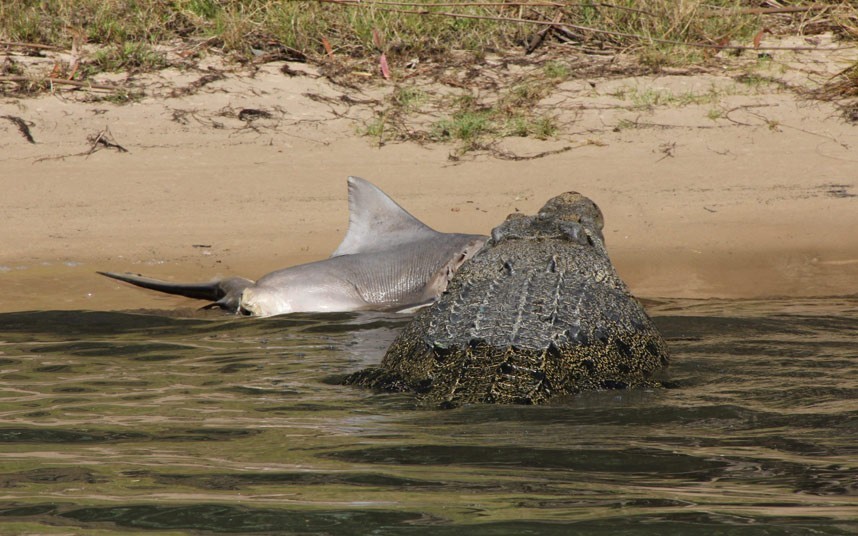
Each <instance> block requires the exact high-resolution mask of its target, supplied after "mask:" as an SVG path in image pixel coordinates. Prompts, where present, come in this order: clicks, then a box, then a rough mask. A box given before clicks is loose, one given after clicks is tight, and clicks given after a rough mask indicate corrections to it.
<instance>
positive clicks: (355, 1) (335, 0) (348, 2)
mask: <svg viewBox="0 0 858 536" xmlns="http://www.w3.org/2000/svg"><path fill="white" fill-rule="evenodd" d="M316 1H317V2H320V3H330V4H339V5H343V6H350V7H359V8H376V9H384V10H386V11H389V12H392V13H405V14H411V15H432V16H440V17H451V18H454V19H474V20H491V21H497V22H511V23H516V24H536V25H539V26H552V27H560V28H573V29H576V30H582V31H586V32H592V33H596V34H602V35H612V36H614V37H627V38H631V39H637V40H640V41H650V42H653V43H663V44H667V45H681V46H689V47H695V48H705V49H712V50H723V49H730V50H786V51H821V52H832V51H837V50H845V49H847V48H848V47H834V48H821V47H779V46H744V45H729V44H720V43H700V42H686V41H677V40H674V39H661V38H657V37H644V36H641V35H637V34H633V33H628V32H618V31H613V30H602V29H599V28H593V27H591V26H582V25H579V24H571V23H568V22H553V21H543V20H533V19H524V18H521V17H498V16H492V15H472V14H467V13H453V12H451V11H429V10H427V9H393V8H387V7H385V4H387V5H403V6H411V7H416V6H421V7H422V6H424V5H426V4H413V3H407V2H386V3H385V4H382V2H368V1H361V0H316ZM432 5H437V6H438V7H447V6H453V7H455V6H459V5H465V4H432ZM467 5H476V4H467ZM503 5H536V4H529V3H526V4H522V3H519V4H503ZM553 6H555V4H546V7H553Z"/></svg>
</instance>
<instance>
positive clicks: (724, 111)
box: [0, 54, 858, 311]
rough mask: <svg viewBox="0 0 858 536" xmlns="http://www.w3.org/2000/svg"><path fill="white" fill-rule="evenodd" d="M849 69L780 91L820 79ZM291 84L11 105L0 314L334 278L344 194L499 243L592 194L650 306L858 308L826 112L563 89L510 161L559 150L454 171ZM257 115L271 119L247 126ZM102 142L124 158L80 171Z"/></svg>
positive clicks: (1, 108)
mask: <svg viewBox="0 0 858 536" xmlns="http://www.w3.org/2000/svg"><path fill="white" fill-rule="evenodd" d="M794 56H795V55H794ZM847 56H848V55H844V56H843V57H839V58H834V59H830V61H827V62H820V61H817V60H818V59H815V60H814V61H812V62H811V61H810V60H809V59H808V58H807V57H804V60H802V61H804V65H806V66H807V68H806V69H805V72H798V71H792V70H785V71H783V70H782V71H783V72H781V71H776V72H778V73H781V74H779V75H778V76H780V77H782V78H784V79H790V80H792V81H794V80H796V79H799V78H801V77H804V78H801V79H803V80H806V81H807V80H812V79H814V80H818V79H819V78H820V76H821V75H822V74H823V73H833V72H836V71H837V70H838V69H841V68H842V66H843V61H844V58H846V57H847ZM796 57H798V59H802V57H800V56H795V57H792V56H791V58H792V60H790V61H793V62H795V61H798V60H796ZM852 57H854V54H853V55H852ZM811 59H812V58H811ZM281 66H282V64H280V63H272V64H268V65H265V66H263V67H262V68H261V69H260V70H259V71H258V72H256V73H255V74H254V75H253V76H249V75H247V74H246V73H241V72H236V73H232V74H230V75H229V76H227V77H226V78H224V79H223V80H219V81H217V82H214V83H211V84H208V85H206V86H205V87H204V88H202V89H200V90H199V91H197V92H195V93H192V94H189V95H185V96H180V97H170V96H169V91H168V90H169V88H175V87H182V86H183V85H186V84H188V83H190V82H192V81H193V80H194V79H195V77H198V76H199V75H194V74H193V73H187V72H170V71H167V72H164V73H161V74H159V75H157V76H152V77H150V78H149V79H146V80H143V81H142V82H138V83H141V84H144V85H145V87H147V96H146V97H145V98H143V99H142V100H141V101H140V102H137V103H134V104H128V105H121V106H120V105H114V104H111V103H109V102H87V101H86V99H83V98H81V97H80V95H78V94H71V93H64V94H63V93H57V94H54V95H45V96H41V97H37V98H11V97H5V98H3V99H2V100H0V115H13V116H17V117H21V118H22V119H24V120H25V121H27V122H29V123H30V125H31V132H32V135H33V137H34V139H35V141H36V143H35V144H31V143H28V142H27V141H26V140H25V139H24V138H23V137H22V136H20V134H19V133H18V130H17V127H16V126H15V125H14V124H12V123H11V122H10V121H3V120H0V191H1V192H2V195H0V215H2V219H3V231H2V234H0V311H22V310H39V309H90V310H109V309H138V308H160V309H171V308H177V307H193V306H196V305H198V302H194V301H192V300H187V299H184V298H176V297H164V296H159V295H157V294H155V293H152V292H148V291H144V290H140V289H136V288H133V287H130V286H128V285H125V284H121V283H118V282H115V281H111V280H108V279H106V278H103V277H100V276H98V275H96V274H95V271H96V270H112V271H120V272H124V271H129V272H137V273H143V274H145V275H148V276H152V277H158V278H163V279H168V280H171V281H206V280H209V279H211V278H214V277H216V276H223V275H232V274H235V275H243V276H246V277H250V278H255V277H258V276H261V275H263V274H265V273H267V272H269V271H272V270H275V269H279V268H282V267H285V266H289V265H292V264H297V263H301V262H308V261H311V260H317V259H321V258H324V257H326V256H327V255H329V254H330V252H331V251H333V249H334V248H335V247H336V245H337V244H338V242H339V240H340V239H341V238H342V236H343V234H344V233H345V229H346V227H347V222H348V213H347V203H346V193H347V192H346V182H345V178H346V177H347V176H348V175H357V176H361V177H364V178H366V179H368V180H370V181H372V182H374V183H375V184H376V185H378V186H379V187H380V188H382V189H383V190H384V191H385V192H387V193H388V194H389V195H390V196H391V197H393V198H394V199H395V200H396V201H397V202H399V203H400V204H401V205H402V206H403V207H405V208H406V209H407V210H409V211H410V212H411V213H412V214H414V215H415V216H416V217H417V218H419V219H421V220H422V221H424V222H425V223H427V224H428V225H430V226H432V227H434V228H435V229H438V230H440V231H447V232H469V233H488V232H489V231H490V230H491V228H492V227H493V226H495V225H497V224H498V223H500V222H501V221H502V220H503V219H504V217H505V216H506V215H507V214H509V213H511V212H515V211H521V212H525V213H533V212H534V211H536V210H537V209H538V208H539V207H540V206H541V205H542V204H543V203H544V202H545V201H546V200H547V199H549V198H550V197H552V196H554V195H557V194H558V193H561V192H563V191H568V190H575V191H579V192H581V193H583V194H585V195H587V196H589V197H590V198H592V199H593V200H594V201H596V203H597V204H598V205H599V206H600V207H601V208H602V210H603V212H604V213H605V218H606V228H605V237H606V240H607V245H608V249H609V251H610V253H611V256H612V259H613V260H614V263H615V265H616V266H617V268H618V270H619V271H620V274H621V275H622V277H623V278H624V279H625V280H626V282H627V283H628V284H629V286H630V287H631V288H632V290H633V292H634V293H635V294H636V295H638V296H641V297H646V298H658V297H689V298H710V297H717V298H750V297H754V298H759V297H772V296H826V295H844V294H855V293H858V151H856V148H858V127H856V126H853V125H850V124H848V123H846V122H844V121H843V120H842V118H841V117H840V115H839V113H838V111H837V110H836V109H835V107H834V106H832V105H830V104H827V103H821V102H815V101H808V100H804V99H802V98H800V97H798V96H797V95H796V94H795V92H793V91H788V90H784V89H781V88H779V87H778V86H777V85H771V84H770V85H765V86H762V87H759V88H752V89H748V88H747V87H746V86H745V85H742V84H739V83H738V82H736V81H735V79H734V77H733V75H732V74H730V73H725V74H723V75H718V74H701V75H695V76H668V75H664V76H651V77H611V78H605V79H588V80H581V81H569V82H565V83H563V84H561V86H560V87H559V88H558V89H557V91H556V92H555V93H554V94H552V95H551V96H550V97H548V98H546V99H545V101H543V103H542V105H543V106H545V107H546V108H547V109H552V110H554V111H555V113H556V114H557V117H558V118H559V120H560V122H561V124H562V125H563V128H562V129H561V132H560V134H559V135H558V137H557V138H556V139H551V140H546V141H539V140H532V139H523V138H510V139H507V140H505V141H503V142H501V144H500V145H499V147H500V148H501V149H502V150H504V151H507V152H508V153H514V154H516V155H520V156H527V155H536V154H538V153H541V152H544V151H556V150H562V152H558V153H556V154H551V155H548V156H544V157H540V158H534V159H526V160H518V161H511V160H504V159H500V158H497V156H492V155H489V154H479V153H478V154H476V155H466V156H465V157H464V158H463V159H461V160H458V161H455V160H451V159H450V158H449V156H450V154H451V152H453V151H454V150H455V147H454V146H452V145H447V144H431V145H419V144H417V143H413V142H403V143H389V144H386V145H384V146H382V147H378V146H376V145H375V144H374V143H373V141H372V139H370V138H367V137H364V136H361V135H360V134H359V131H360V129H361V128H362V125H363V124H364V123H365V121H367V120H368V119H369V118H371V115H372V110H371V109H370V107H363V108H362V107H360V106H355V105H353V104H352V105H349V104H343V101H342V100H341V97H342V96H343V95H348V96H351V97H355V96H356V93H355V92H356V90H354V89H351V88H345V87H341V86H337V85H335V84H332V83H331V82H329V81H327V80H325V79H324V78H320V77H317V76H315V72H314V70H313V69H312V68H310V67H307V66H303V65H296V66H294V67H293V68H294V69H304V70H306V71H308V72H309V73H310V75H309V76H287V75H284V74H283V73H282V72H281V71H280V67H281ZM808 72H810V74H808ZM796 73H798V74H796ZM790 77H792V78H790ZM807 83H810V82H807ZM737 84H738V85H737ZM391 88H392V85H389V84H374V85H369V86H368V87H366V88H364V89H362V91H361V93H360V96H361V97H363V98H374V99H379V100H382V99H383V98H384V96H385V95H387V94H389V92H390V90H391ZM712 88H720V89H722V90H723V93H722V94H721V95H719V96H718V98H717V99H712V100H710V101H706V102H703V100H702V99H698V102H692V103H684V104H683V103H676V102H672V103H667V104H656V105H654V106H651V107H649V106H642V105H641V104H640V103H635V102H634V99H633V98H632V97H630V96H629V95H630V94H631V95H643V94H646V92H647V91H650V92H652V91H656V92H664V94H671V95H682V94H692V93H693V94H705V93H706V92H707V91H712ZM320 97H322V98H320ZM242 109H264V110H268V111H270V112H271V113H272V117H271V118H268V119H264V118H263V119H257V120H254V121H246V120H242V119H241V118H239V117H238V112H239V111H240V110H242ZM105 129H108V130H109V134H110V136H111V138H110V139H111V140H112V141H113V142H115V143H116V144H118V145H121V146H122V147H123V148H125V149H127V152H120V151H119V150H117V149H115V148H109V147H104V146H98V150H96V151H94V152H92V153H91V154H86V153H87V152H88V151H89V150H90V149H91V148H92V143H91V141H88V137H90V136H92V135H94V134H97V133H99V132H102V131H104V130H105Z"/></svg>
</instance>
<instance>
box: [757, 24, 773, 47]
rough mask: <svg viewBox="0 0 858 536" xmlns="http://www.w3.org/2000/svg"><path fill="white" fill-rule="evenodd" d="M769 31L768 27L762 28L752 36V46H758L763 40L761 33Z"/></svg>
mask: <svg viewBox="0 0 858 536" xmlns="http://www.w3.org/2000/svg"><path fill="white" fill-rule="evenodd" d="M767 33H771V32H770V31H769V29H768V28H763V29H762V30H760V31H759V32H757V35H755V36H754V48H760V43H761V42H762V40H763V34H767Z"/></svg>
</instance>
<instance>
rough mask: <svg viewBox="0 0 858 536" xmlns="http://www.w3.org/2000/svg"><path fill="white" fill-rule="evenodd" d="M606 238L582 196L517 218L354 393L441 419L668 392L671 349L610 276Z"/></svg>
mask: <svg viewBox="0 0 858 536" xmlns="http://www.w3.org/2000/svg"><path fill="white" fill-rule="evenodd" d="M603 226H604V218H603V215H602V212H601V210H600V209H599V207H598V206H597V205H596V204H595V203H594V202H593V201H591V200H590V199H588V198H587V197H585V196H583V195H581V194H579V193H577V192H566V193H564V194H561V195H559V196H557V197H554V198H552V199H550V200H549V201H548V202H547V203H546V204H545V206H543V207H542V209H541V210H540V211H539V213H537V214H536V215H532V216H526V215H523V214H519V213H515V214H511V215H509V216H508V217H507V219H506V220H505V221H504V222H503V223H502V224H501V225H499V226H498V227H496V228H495V229H494V230H493V231H492V233H491V237H490V238H489V240H488V241H487V242H486V243H485V245H484V246H483V248H482V249H480V251H479V252H477V253H476V254H475V255H474V256H473V257H472V258H471V259H469V260H468V261H466V262H465V263H464V264H462V266H461V267H460V268H459V270H458V271H457V272H456V274H455V275H454V276H453V278H452V279H451V281H450V283H449V285H448V287H447V289H446V291H445V292H444V293H443V294H442V295H441V296H440V298H439V299H438V300H437V301H436V302H435V303H434V304H433V305H431V306H430V307H428V308H426V309H423V310H421V311H419V312H418V313H417V314H416V315H415V316H414V317H413V318H412V320H411V321H410V323H409V324H407V325H406V326H405V328H404V329H403V331H402V332H401V333H400V334H399V336H398V337H397V338H396V340H395V341H394V342H393V343H392V344H391V346H390V347H389V348H388V350H387V352H386V354H385V356H384V358H383V359H382V362H381V364H380V366H376V367H370V368H367V369H364V370H361V371H358V372H355V373H353V374H351V375H349V376H347V377H346V378H345V380H344V383H346V384H350V385H359V386H363V387H369V388H373V389H376V390H383V391H411V392H415V393H417V394H418V398H419V399H420V400H421V401H422V402H423V403H425V404H427V405H431V406H439V407H454V406H458V405H461V404H470V403H498V404H541V403H545V402H548V401H549V400H551V399H553V398H555V397H560V396H563V395H573V394H576V393H578V392H580V391H583V390H603V389H622V388H634V387H646V386H650V387H653V386H658V385H660V384H659V382H658V380H657V379H656V378H657V375H656V373H657V372H658V371H660V370H661V369H664V368H665V367H667V365H668V362H669V351H668V348H667V344H666V343H665V341H664V339H663V338H662V336H661V334H660V333H659V332H658V330H657V329H656V327H655V325H654V324H653V322H652V320H651V319H650V317H649V316H648V315H647V314H646V312H645V311H644V309H643V307H642V305H641V304H640V303H639V302H638V301H637V300H636V299H635V298H634V297H633V296H632V294H631V293H630V291H629V289H628V287H627V286H626V284H625V283H624V282H623V281H622V280H621V279H620V277H619V276H618V275H617V272H616V271H615V269H614V267H613V265H612V264H611V261H610V259H609V257H608V253H607V250H606V249H605V239H604V236H603V234H602V228H603Z"/></svg>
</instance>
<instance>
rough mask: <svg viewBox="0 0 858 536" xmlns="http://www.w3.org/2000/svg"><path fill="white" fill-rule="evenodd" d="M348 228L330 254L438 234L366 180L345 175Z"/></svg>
mask: <svg viewBox="0 0 858 536" xmlns="http://www.w3.org/2000/svg"><path fill="white" fill-rule="evenodd" d="M348 184H349V228H348V230H347V231H346V236H345V238H343V241H342V242H341V243H340V245H339V246H338V247H337V249H336V250H334V252H333V253H332V254H331V257H339V256H340V255H352V254H355V253H367V252H373V251H380V250H385V249H390V248H393V247H394V246H398V245H401V244H408V243H412V242H416V241H417V240H421V239H426V238H432V237H435V236H439V235H441V233H438V232H437V231H435V230H433V229H432V228H430V227H428V226H427V225H425V224H424V223H423V222H421V221H420V220H418V219H417V218H415V217H414V216H412V215H411V214H409V213H408V211H407V210H405V209H404V208H402V207H401V206H399V204H397V203H396V201H394V200H393V199H391V198H390V197H388V195H387V194H385V193H384V192H382V191H381V190H380V189H378V188H377V187H376V186H374V185H373V184H372V183H370V182H369V181H366V180H364V179H361V178H360V177H349V179H348Z"/></svg>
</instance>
